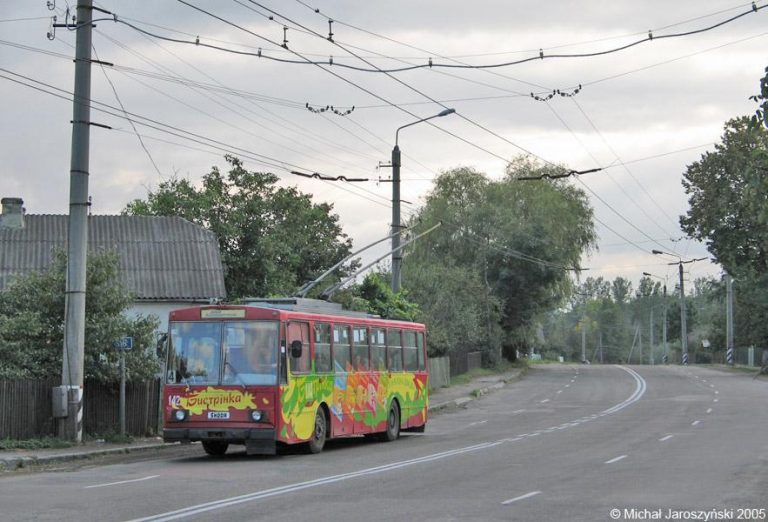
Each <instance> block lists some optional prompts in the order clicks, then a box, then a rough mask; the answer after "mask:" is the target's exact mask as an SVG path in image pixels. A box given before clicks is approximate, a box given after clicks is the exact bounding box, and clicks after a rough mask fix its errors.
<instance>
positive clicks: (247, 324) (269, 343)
mask: <svg viewBox="0 0 768 522" xmlns="http://www.w3.org/2000/svg"><path fill="white" fill-rule="evenodd" d="M170 331H171V335H170V339H171V346H170V348H171V349H170V350H169V360H168V371H167V375H166V378H167V380H166V382H168V383H184V384H234V385H262V386H267V385H276V384H277V360H278V358H277V352H278V323H277V322H274V321H230V322H222V321H216V322H200V321H195V322H172V323H171V325H170Z"/></svg>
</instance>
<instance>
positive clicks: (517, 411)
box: [512, 410, 525, 413]
mask: <svg viewBox="0 0 768 522" xmlns="http://www.w3.org/2000/svg"><path fill="white" fill-rule="evenodd" d="M524 411H525V410H515V411H513V412H512V413H523V412H524Z"/></svg>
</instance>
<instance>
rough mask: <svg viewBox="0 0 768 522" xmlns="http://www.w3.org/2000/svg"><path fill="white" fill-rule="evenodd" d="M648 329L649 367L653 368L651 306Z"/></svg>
mask: <svg viewBox="0 0 768 522" xmlns="http://www.w3.org/2000/svg"><path fill="white" fill-rule="evenodd" d="M650 323H651V324H650V327H649V328H648V330H649V331H648V359H649V360H650V363H651V366H653V304H651V320H650Z"/></svg>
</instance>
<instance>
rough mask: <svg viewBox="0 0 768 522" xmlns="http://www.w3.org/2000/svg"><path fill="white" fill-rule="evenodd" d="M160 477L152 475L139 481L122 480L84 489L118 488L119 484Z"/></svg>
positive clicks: (136, 480) (137, 480) (135, 480)
mask: <svg viewBox="0 0 768 522" xmlns="http://www.w3.org/2000/svg"><path fill="white" fill-rule="evenodd" d="M159 476H160V475H150V476H149V477H143V478H138V479H132V480H121V481H120V482H110V483H109V484H96V485H94V486H85V487H84V488H83V489H94V488H106V487H107V486H117V485H118V484H128V483H129V482H142V481H144V480H150V479H153V478H157V477H159Z"/></svg>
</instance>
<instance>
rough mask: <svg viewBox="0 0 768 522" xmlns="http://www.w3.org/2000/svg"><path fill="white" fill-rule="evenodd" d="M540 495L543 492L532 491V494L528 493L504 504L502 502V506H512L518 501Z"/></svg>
mask: <svg viewBox="0 0 768 522" xmlns="http://www.w3.org/2000/svg"><path fill="white" fill-rule="evenodd" d="M539 494H541V491H531V492H530V493H526V494H525V495H520V496H519V497H515V498H510V499H509V500H505V501H504V502H502V504H503V505H505V506H508V505H509V504H512V503H513V502H517V501H518V500H525V499H526V498H531V497H535V496H536V495H539Z"/></svg>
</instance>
